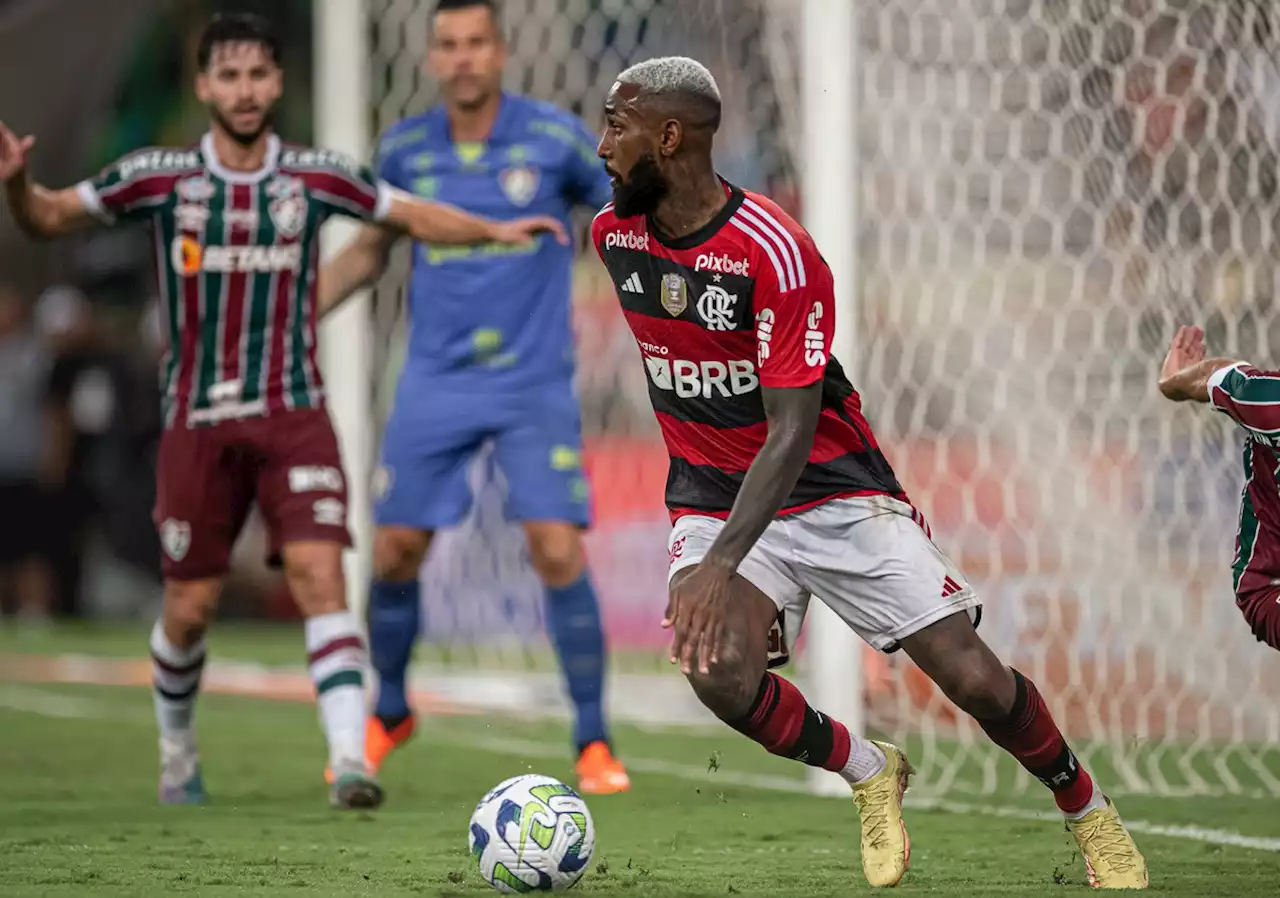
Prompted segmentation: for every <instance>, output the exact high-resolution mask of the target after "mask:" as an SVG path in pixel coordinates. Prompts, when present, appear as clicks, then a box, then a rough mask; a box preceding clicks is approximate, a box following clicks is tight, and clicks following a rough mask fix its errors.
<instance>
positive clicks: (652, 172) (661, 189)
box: [613, 153, 671, 218]
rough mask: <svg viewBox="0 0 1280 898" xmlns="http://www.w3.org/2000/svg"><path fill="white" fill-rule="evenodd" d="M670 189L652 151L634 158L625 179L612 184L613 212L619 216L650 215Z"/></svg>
mask: <svg viewBox="0 0 1280 898" xmlns="http://www.w3.org/2000/svg"><path fill="white" fill-rule="evenodd" d="M670 190H671V185H669V184H668V183H667V179H666V178H665V177H663V174H662V169H660V168H658V162H657V160H656V159H654V158H653V154H652V153H646V154H645V155H643V156H641V157H640V158H639V159H637V160H636V163H635V165H633V166H631V171H630V172H628V173H627V179H626V180H625V181H622V180H619V181H617V182H616V183H615V184H614V186H613V213H614V215H616V216H618V217H619V218H630V217H632V216H633V215H652V214H653V213H654V212H656V211H657V209H658V203H660V202H662V201H663V200H664V199H665V198H666V196H667V194H668V193H669V192H670Z"/></svg>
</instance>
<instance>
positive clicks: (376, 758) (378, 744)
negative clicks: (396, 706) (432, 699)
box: [324, 714, 417, 785]
mask: <svg viewBox="0 0 1280 898" xmlns="http://www.w3.org/2000/svg"><path fill="white" fill-rule="evenodd" d="M416 725H417V718H416V717H414V716H413V715H412V714H410V715H409V716H408V717H406V718H405V719H404V720H402V721H400V722H399V723H398V724H396V725H395V726H394V727H392V728H391V729H390V730H388V729H387V728H386V725H385V724H383V722H382V721H381V720H380V719H379V718H377V717H370V718H369V719H368V721H366V722H365V727H364V764H365V769H366V770H367V771H368V772H369V775H370V776H377V774H378V771H379V770H380V769H381V768H382V762H383V761H385V760H386V759H387V755H389V754H391V752H392V750H394V749H397V748H399V747H400V746H402V745H404V744H405V743H406V742H408V741H409V739H410V738H411V737H412V736H413V731H414V727H415V726H416ZM324 779H325V782H327V783H329V784H330V785H332V784H333V771H332V770H329V769H327V768H326V769H325V772H324Z"/></svg>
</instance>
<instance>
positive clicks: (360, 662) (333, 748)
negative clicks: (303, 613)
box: [306, 611, 366, 768]
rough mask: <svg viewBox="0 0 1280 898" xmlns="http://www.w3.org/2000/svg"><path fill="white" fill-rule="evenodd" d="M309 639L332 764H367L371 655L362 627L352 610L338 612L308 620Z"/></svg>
mask: <svg viewBox="0 0 1280 898" xmlns="http://www.w3.org/2000/svg"><path fill="white" fill-rule="evenodd" d="M306 638H307V667H308V669H309V670H310V671H311V680H312V682H314V683H315V684H316V704H317V705H318V706H319V708H320V722H321V724H322V725H323V727H324V734H325V738H326V739H328V740H329V766H330V767H335V768H336V767H338V766H347V767H350V766H355V765H359V766H363V764H364V716H365V709H364V669H365V663H366V654H365V648H364V640H363V639H361V637H360V628H359V627H357V626H356V621H355V617H354V616H353V615H352V614H351V612H350V611H335V612H333V613H331V614H321V615H317V616H316V617H311V618H307V622H306Z"/></svg>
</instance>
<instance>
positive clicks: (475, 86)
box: [446, 76, 497, 112]
mask: <svg viewBox="0 0 1280 898" xmlns="http://www.w3.org/2000/svg"><path fill="white" fill-rule="evenodd" d="M446 90H447V92H448V95H449V100H450V102H451V104H452V105H453V106H454V107H455V108H457V109H461V110H463V111H464V112H474V111H475V110H477V109H483V108H484V107H485V106H486V105H487V104H488V102H489V100H490V98H491V97H493V95H494V94H495V93H496V92H497V88H495V87H494V86H493V85H491V84H486V83H484V82H483V81H482V80H481V79H480V78H478V77H476V76H462V77H459V78H456V79H454V80H453V81H451V82H450V83H449V84H447V85H446Z"/></svg>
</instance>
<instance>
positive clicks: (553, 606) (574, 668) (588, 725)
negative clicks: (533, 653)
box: [547, 573, 609, 752]
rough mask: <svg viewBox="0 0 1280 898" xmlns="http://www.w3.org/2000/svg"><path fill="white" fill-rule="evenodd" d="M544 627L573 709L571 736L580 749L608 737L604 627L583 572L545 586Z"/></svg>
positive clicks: (598, 607)
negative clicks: (572, 579)
mask: <svg viewBox="0 0 1280 898" xmlns="http://www.w3.org/2000/svg"><path fill="white" fill-rule="evenodd" d="M547 629H548V630H549V631H550V633H551V641H552V642H553V643H554V644H555V647H556V653H557V654H558V655H559V656H560V668H561V670H563V671H564V678H565V683H566V685H567V686H568V688H569V698H570V699H572V701H573V704H574V709H575V710H576V711H577V723H576V724H575V726H574V731H573V737H574V742H575V743H576V744H577V747H578V751H579V752H581V751H582V749H583V748H585V747H586V746H588V745H590V744H591V743H592V742H599V741H601V740H604V741H608V738H609V735H608V732H607V730H606V729H605V724H604V665H605V656H604V631H603V629H602V627H601V625H600V605H599V603H598V602H597V601H596V591H595V589H594V588H593V587H592V585H591V580H590V578H589V577H588V576H587V575H586V574H585V573H584V574H583V575H582V576H581V577H579V578H578V580H577V581H576V582H574V583H571V584H569V585H568V586H562V587H555V588H553V587H547Z"/></svg>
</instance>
